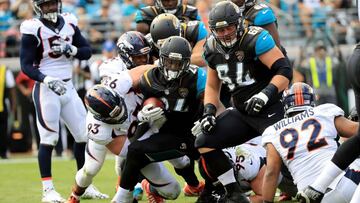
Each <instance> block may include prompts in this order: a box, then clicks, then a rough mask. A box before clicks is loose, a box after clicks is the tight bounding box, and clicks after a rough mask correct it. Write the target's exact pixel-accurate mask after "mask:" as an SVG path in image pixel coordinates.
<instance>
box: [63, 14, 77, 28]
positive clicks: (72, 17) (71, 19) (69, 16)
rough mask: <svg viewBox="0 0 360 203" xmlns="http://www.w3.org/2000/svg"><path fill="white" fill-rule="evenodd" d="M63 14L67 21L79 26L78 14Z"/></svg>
mask: <svg viewBox="0 0 360 203" xmlns="http://www.w3.org/2000/svg"><path fill="white" fill-rule="evenodd" d="M61 16H62V17H63V18H64V20H65V23H69V24H72V25H75V26H77V25H78V19H77V18H76V16H75V15H74V14H72V13H62V14H61Z"/></svg>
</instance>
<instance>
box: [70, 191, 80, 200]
mask: <svg viewBox="0 0 360 203" xmlns="http://www.w3.org/2000/svg"><path fill="white" fill-rule="evenodd" d="M71 196H73V197H74V198H75V199H76V200H79V199H80V196H81V195H78V194H76V192H72V193H71Z"/></svg>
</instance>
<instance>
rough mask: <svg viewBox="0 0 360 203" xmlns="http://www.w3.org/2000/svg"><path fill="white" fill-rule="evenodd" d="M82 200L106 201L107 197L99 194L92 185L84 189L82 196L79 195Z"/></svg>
mask: <svg viewBox="0 0 360 203" xmlns="http://www.w3.org/2000/svg"><path fill="white" fill-rule="evenodd" d="M81 198H82V199H107V198H109V195H107V194H103V193H101V192H100V191H99V190H98V189H97V188H96V187H95V186H94V185H93V184H91V185H89V187H88V188H86V190H85V192H84V194H83V195H81Z"/></svg>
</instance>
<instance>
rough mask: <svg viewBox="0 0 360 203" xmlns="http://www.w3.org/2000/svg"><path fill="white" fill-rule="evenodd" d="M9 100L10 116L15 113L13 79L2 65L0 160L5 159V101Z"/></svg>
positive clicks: (6, 143) (6, 129)
mask: <svg viewBox="0 0 360 203" xmlns="http://www.w3.org/2000/svg"><path fill="white" fill-rule="evenodd" d="M7 99H10V106H11V108H10V109H11V116H13V115H15V113H16V91H15V79H14V76H13V74H12V72H11V71H10V70H9V69H7V68H6V66H5V65H4V64H2V65H0V129H1V132H0V158H1V159H7V158H8V156H7V151H8V143H9V129H8V124H9V120H11V119H10V116H9V113H8V107H7V102H6V100H7Z"/></svg>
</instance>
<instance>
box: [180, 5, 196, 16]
mask: <svg viewBox="0 0 360 203" xmlns="http://www.w3.org/2000/svg"><path fill="white" fill-rule="evenodd" d="M182 14H183V15H184V16H186V17H188V18H189V19H190V20H200V19H198V15H199V14H198V9H197V8H196V7H194V6H189V5H183V12H182Z"/></svg>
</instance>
